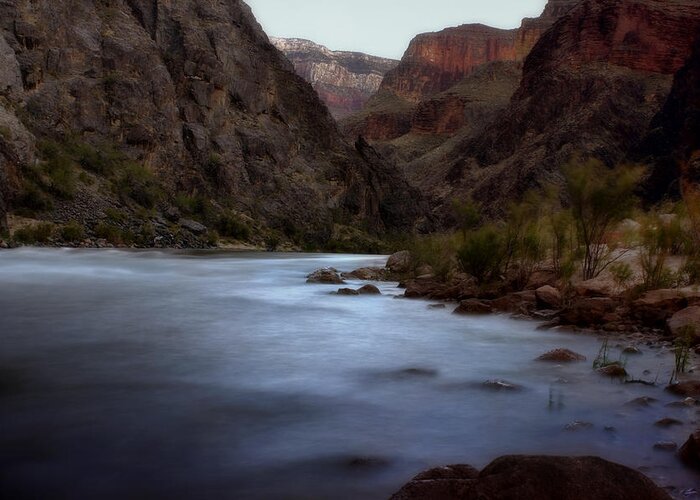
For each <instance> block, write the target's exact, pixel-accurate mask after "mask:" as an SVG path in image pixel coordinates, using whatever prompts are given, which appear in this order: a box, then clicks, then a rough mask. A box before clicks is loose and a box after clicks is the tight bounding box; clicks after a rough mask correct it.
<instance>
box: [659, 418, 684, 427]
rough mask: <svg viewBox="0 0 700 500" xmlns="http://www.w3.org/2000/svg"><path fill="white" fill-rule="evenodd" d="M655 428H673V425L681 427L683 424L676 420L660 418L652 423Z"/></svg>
mask: <svg viewBox="0 0 700 500" xmlns="http://www.w3.org/2000/svg"><path fill="white" fill-rule="evenodd" d="M654 425H655V426H656V427H664V428H668V427H673V426H674V425H683V422H681V421H680V420H676V419H675V418H668V417H667V418H662V419H661V420H658V421H656V422H655V423H654Z"/></svg>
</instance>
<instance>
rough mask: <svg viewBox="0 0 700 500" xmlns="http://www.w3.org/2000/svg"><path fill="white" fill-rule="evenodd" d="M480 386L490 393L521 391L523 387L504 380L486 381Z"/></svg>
mask: <svg viewBox="0 0 700 500" xmlns="http://www.w3.org/2000/svg"><path fill="white" fill-rule="evenodd" d="M481 386H482V387H483V388H484V389H489V390H492V391H522V390H523V386H521V385H518V384H513V383H511V382H506V381H505V380H487V381H486V382H484V383H483V384H481Z"/></svg>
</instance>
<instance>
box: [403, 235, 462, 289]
mask: <svg viewBox="0 0 700 500" xmlns="http://www.w3.org/2000/svg"><path fill="white" fill-rule="evenodd" d="M458 239H459V238H458V237H456V236H454V235H448V234H434V235H429V236H418V237H416V238H414V239H413V241H411V243H410V244H409V245H408V246H406V247H405V248H406V249H408V250H409V251H410V252H411V256H412V257H413V264H414V270H417V269H418V268H419V267H421V266H424V265H429V266H430V267H432V268H433V272H434V273H435V276H436V277H438V278H441V279H445V278H446V277H447V275H448V274H449V272H450V271H451V270H452V269H453V268H454V267H455V265H456V256H457V249H458V248H459V243H458Z"/></svg>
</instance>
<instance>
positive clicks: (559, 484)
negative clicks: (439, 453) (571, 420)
mask: <svg viewBox="0 0 700 500" xmlns="http://www.w3.org/2000/svg"><path fill="white" fill-rule="evenodd" d="M439 470H442V469H439ZM460 471H461V472H463V473H462V474H460ZM450 472H451V473H450V474H429V473H423V474H421V475H419V476H416V477H415V478H414V479H413V480H412V481H411V482H410V483H408V484H407V485H406V486H404V487H403V488H402V489H401V490H400V491H399V492H398V493H396V494H394V495H393V496H392V497H391V498H392V500H424V499H440V500H451V499H455V500H457V499H459V500H477V499H479V500H481V499H489V500H497V499H503V500H506V499H537V500H600V499H602V498H604V499H606V500H628V499H630V498H640V499H641V498H643V499H645V500H657V499H658V500H662V499H663V500H668V499H670V498H671V497H669V496H668V494H666V492H664V491H663V490H662V489H661V488H659V487H658V486H656V485H655V484H654V483H653V482H652V481H651V480H650V479H648V478H647V477H645V476H644V475H642V474H641V473H639V472H637V471H635V470H632V469H629V468H627V467H624V466H622V465H618V464H614V463H612V462H608V461H606V460H603V459H601V458H596V457H580V458H578V457H576V458H571V457H538V456H532V457H531V456H507V457H502V458H499V459H497V460H495V461H494V462H492V463H491V464H490V465H488V466H487V467H486V468H485V469H484V470H483V471H481V472H480V473H479V474H478V476H476V475H475V474H474V472H473V469H471V468H467V467H464V466H455V467H454V468H450Z"/></svg>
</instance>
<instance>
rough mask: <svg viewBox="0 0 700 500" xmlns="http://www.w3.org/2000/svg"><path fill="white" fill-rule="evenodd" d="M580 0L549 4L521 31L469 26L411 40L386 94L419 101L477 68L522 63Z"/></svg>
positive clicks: (386, 83) (385, 86) (391, 75)
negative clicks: (550, 29)
mask: <svg viewBox="0 0 700 500" xmlns="http://www.w3.org/2000/svg"><path fill="white" fill-rule="evenodd" d="M576 2H577V0H550V1H549V3H548V4H547V6H546V7H545V10H544V12H543V13H542V15H541V16H540V17H538V18H535V19H525V20H524V21H523V23H522V26H521V27H520V28H519V29H513V30H503V29H498V28H491V27H489V26H484V25H483V24H465V25H462V26H458V27H456V28H447V29H445V30H443V31H440V32H437V33H424V34H421V35H418V36H417V37H416V38H414V39H413V41H411V44H410V45H409V47H408V50H406V53H405V54H404V56H403V58H402V60H401V63H400V64H399V66H398V67H397V68H396V69H395V70H393V71H390V72H389V73H387V75H386V77H385V78H384V81H383V82H382V86H381V88H382V90H387V91H392V92H394V93H395V94H396V95H398V96H400V97H403V98H404V99H407V100H409V101H413V102H418V101H420V100H421V99H422V98H424V97H426V96H430V95H433V94H436V93H439V92H442V91H444V90H447V89H448V88H450V87H452V86H453V85H455V84H457V83H458V82H460V81H461V80H463V79H464V78H465V77H467V76H468V75H469V74H471V73H472V72H473V71H474V69H475V68H477V67H479V66H481V65H483V64H486V63H489V62H494V61H522V60H524V59H525V57H526V56H527V55H528V54H529V53H530V50H531V49H532V47H533V46H534V45H535V43H537V40H538V39H539V38H540V36H541V35H542V34H543V33H544V32H545V31H546V30H547V29H548V28H549V27H550V26H551V25H552V23H553V22H554V21H555V20H556V19H558V18H559V17H560V16H562V15H563V14H565V13H566V12H567V11H568V10H569V9H570V8H571V7H572V6H573V5H574V4H576Z"/></svg>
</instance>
